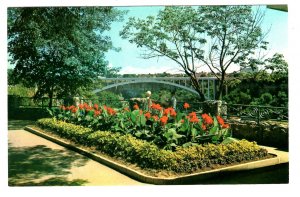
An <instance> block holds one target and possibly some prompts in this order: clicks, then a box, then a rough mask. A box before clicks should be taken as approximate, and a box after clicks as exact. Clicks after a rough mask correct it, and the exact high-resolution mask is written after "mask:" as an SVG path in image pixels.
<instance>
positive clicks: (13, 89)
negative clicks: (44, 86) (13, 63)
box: [7, 84, 35, 97]
mask: <svg viewBox="0 0 300 197" xmlns="http://www.w3.org/2000/svg"><path fill="white" fill-rule="evenodd" d="M7 93H8V95H16V96H20V97H33V96H34V93H35V91H34V88H27V87H24V86H23V85H22V84H17V85H9V86H8V88H7Z"/></svg>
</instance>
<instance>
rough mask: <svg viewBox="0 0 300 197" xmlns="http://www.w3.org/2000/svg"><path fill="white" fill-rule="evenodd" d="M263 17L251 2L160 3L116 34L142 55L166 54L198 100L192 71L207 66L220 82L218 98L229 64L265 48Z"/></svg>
mask: <svg viewBox="0 0 300 197" xmlns="http://www.w3.org/2000/svg"><path fill="white" fill-rule="evenodd" d="M262 19H263V13H262V12H261V11H260V10H257V11H256V12H254V11H253V10H252V8H251V6H199V7H198V9H197V8H195V7H165V9H164V10H162V11H160V12H159V13H158V15H157V16H156V17H153V16H149V17H147V18H146V19H145V20H142V19H135V18H130V20H129V21H128V22H127V24H126V26H125V27H124V28H123V30H122V31H121V32H120V34H121V36H122V37H123V38H125V39H128V40H129V42H131V43H135V44H136V45H137V47H143V48H145V49H146V52H145V53H144V54H143V57H144V58H153V57H167V58H169V59H171V60H173V61H174V62H176V63H177V64H179V65H180V66H181V68H182V69H183V70H184V72H185V73H186V74H187V75H188V76H189V77H190V78H191V82H192V85H193V87H194V89H195V90H196V91H197V92H198V93H199V96H200V100H204V95H203V93H202V90H201V86H200V84H199V79H198V78H197V75H196V73H197V71H199V70H198V69H199V67H200V66H203V65H204V66H207V67H208V68H209V69H210V71H211V72H212V73H213V74H214V75H215V76H216V77H217V78H218V79H219V81H220V83H219V88H218V90H219V91H218V92H217V99H221V98H222V92H223V89H224V82H225V75H226V71H227V70H228V68H229V67H230V66H231V65H233V64H236V65H239V64H243V65H245V62H253V61H254V60H255V59H256V58H254V57H253V56H254V53H255V51H256V50H257V49H260V48H261V49H266V45H267V42H265V41H264V35H265V34H264V33H263V32H262V30H261V28H260V23H261V22H262Z"/></svg>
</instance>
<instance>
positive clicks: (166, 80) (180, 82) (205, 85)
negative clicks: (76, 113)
mask: <svg viewBox="0 0 300 197" xmlns="http://www.w3.org/2000/svg"><path fill="white" fill-rule="evenodd" d="M100 79H101V80H102V82H104V83H105V86H104V87H102V88H99V89H96V90H94V91H93V93H98V92H101V91H104V90H108V89H112V88H117V87H118V86H125V85H129V84H138V83H154V84H155V83H156V84H166V85H170V86H173V87H177V88H181V89H184V90H187V91H189V92H191V93H194V94H198V93H197V92H196V91H195V90H194V89H193V87H192V85H191V82H190V78H189V77H136V78H100ZM217 80H218V79H217V78H216V77H200V78H199V82H200V84H201V88H202V92H203V94H204V95H205V97H206V99H208V100H211V99H215V95H216V81H217Z"/></svg>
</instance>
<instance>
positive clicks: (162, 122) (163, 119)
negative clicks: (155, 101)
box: [160, 116, 168, 126]
mask: <svg viewBox="0 0 300 197" xmlns="http://www.w3.org/2000/svg"><path fill="white" fill-rule="evenodd" d="M160 122H161V125H163V126H164V125H166V124H167V122H168V117H167V116H163V117H161V118H160Z"/></svg>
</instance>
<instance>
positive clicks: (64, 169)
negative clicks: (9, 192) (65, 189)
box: [8, 145, 88, 186]
mask: <svg viewBox="0 0 300 197" xmlns="http://www.w3.org/2000/svg"><path fill="white" fill-rule="evenodd" d="M87 160H88V159H87V158H84V157H81V156H77V155H75V153H74V152H72V151H67V150H57V149H51V148H48V147H46V146H44V145H38V146H34V147H11V146H9V150H8V185H9V186H22V185H23V186H29V185H30V186H33V185H82V184H84V183H86V182H87V181H85V180H81V179H75V180H72V181H69V180H67V179H66V178H64V177H62V176H66V175H68V174H70V169H71V168H72V166H77V167H79V166H83V165H85V163H86V162H87ZM49 177H50V178H49ZM39 179H41V181H39Z"/></svg>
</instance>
